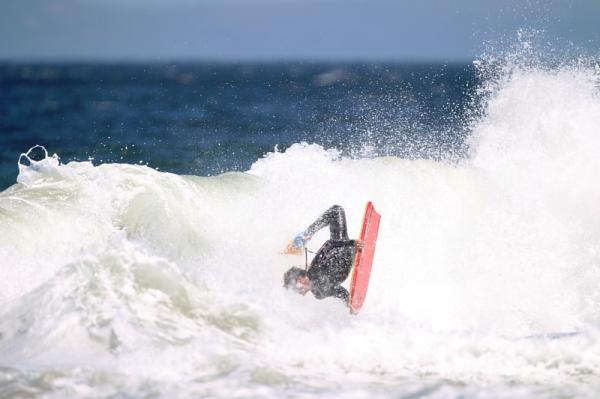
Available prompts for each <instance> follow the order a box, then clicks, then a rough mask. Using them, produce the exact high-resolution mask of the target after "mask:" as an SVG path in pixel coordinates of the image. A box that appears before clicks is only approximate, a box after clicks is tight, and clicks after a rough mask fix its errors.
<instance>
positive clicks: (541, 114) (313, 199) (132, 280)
mask: <svg viewBox="0 0 600 399" xmlns="http://www.w3.org/2000/svg"><path fill="white" fill-rule="evenodd" d="M599 82H600V78H599V74H598V71H597V70H595V69H593V68H589V67H558V68H515V69H513V70H512V71H510V73H506V74H504V75H503V76H502V77H501V78H499V79H497V80H496V81H494V82H493V83H490V85H491V87H490V88H488V89H489V93H488V94H487V95H486V99H485V102H484V105H483V112H482V113H481V115H478V116H477V117H474V118H473V120H472V121H470V127H469V129H470V135H469V148H470V150H469V154H468V156H466V157H465V158H464V159H461V160H460V161H456V160H453V161H433V160H423V159H412V160H411V159H401V158H397V157H392V156H367V157H358V156H357V157H347V156H342V154H341V153H340V152H338V151H337V150H335V149H331V148H330V149H326V148H323V147H321V146H319V145H315V144H307V143H298V144H296V145H293V146H292V147H290V148H288V149H287V150H286V151H279V150H277V149H275V150H274V151H273V152H272V153H269V154H266V155H265V156H264V157H263V158H261V159H258V160H257V161H256V162H255V163H254V164H253V165H252V167H251V168H250V170H248V171H247V172H245V173H240V172H230V173H225V174H221V175H217V176H212V177H198V176H180V175H175V174H170V173H164V172H159V171H157V170H154V169H152V168H149V167H146V166H140V165H128V164H100V165H96V166H95V165H93V164H92V162H69V163H67V164H62V163H61V162H60V159H59V157H58V156H57V155H54V156H52V155H49V154H47V153H45V149H44V148H42V147H37V148H34V149H32V150H31V151H30V152H29V153H27V154H24V155H23V156H21V158H20V159H19V175H18V179H17V183H16V184H15V185H13V186H11V187H9V188H8V189H7V190H5V191H3V192H2V193H0V367H1V368H0V397H6V398H9V397H45V398H62V397H86V398H87V397H98V398H100V397H102V398H104V397H120V398H121V397H123V398H129V397H165V398H167V397H169V398H175V397H177V398H188V397H215V398H254V397H265V398H279V397H290V398H305V397H306V398H308V397H316V396H318V397H323V398H328V397H348V398H366V397H369V398H372V397H381V398H391V397H393V398H422V397H423V398H424V397H427V398H453V397H468V398H491V397H493V398H503V397H511V398H518V397H531V396H535V397H547V398H557V397H574V396H576V397H579V398H586V397H587V398H593V397H595V396H596V392H597V391H598V389H600V330H599V327H600V211H599V210H598V207H599V204H600V183H599V182H598V176H600V157H599V156H598V149H599V148H600V130H599V129H600V94H599V87H600V85H599ZM369 200H370V201H373V203H374V204H375V206H376V207H377V209H378V211H379V212H380V213H381V214H382V220H381V226H380V232H379V241H378V244H377V252H376V255H375V263H374V266H373V267H374V268H373V273H372V278H371V285H370V288H369V293H368V296H367V300H366V302H365V305H364V307H363V309H362V311H361V313H360V314H359V315H358V316H350V315H349V314H348V312H347V309H346V308H345V307H344V306H343V304H342V303H341V302H340V301H339V300H336V299H325V300H323V301H317V300H315V299H313V298H312V297H311V296H310V294H309V295H307V296H306V297H302V296H299V295H296V294H294V293H291V292H287V291H286V290H284V289H283V288H282V274H283V272H284V271H285V270H286V269H287V268H289V267H291V266H293V265H304V262H305V259H304V255H302V256H289V255H283V254H282V253H281V252H282V250H283V249H284V247H285V245H286V243H287V242H288V241H289V240H290V239H291V238H292V237H293V236H294V235H295V234H296V233H298V232H299V231H302V230H303V229H304V228H305V227H306V226H307V225H308V224H309V223H311V222H312V221H313V220H314V219H315V218H316V217H317V216H318V215H319V214H320V213H321V212H322V211H324V210H325V209H327V208H328V207H329V206H331V205H333V204H340V205H342V206H344V208H345V209H346V215H347V219H348V223H349V234H350V236H353V237H355V236H357V235H358V229H359V226H360V222H361V217H362V212H363V210H364V206H365V203H366V202H367V201H369ZM326 239H327V235H326V232H321V233H319V234H317V235H316V236H315V237H314V238H313V240H312V241H311V243H310V244H309V248H310V249H312V250H316V249H318V246H319V245H320V243H322V242H324V241H325V240H326Z"/></svg>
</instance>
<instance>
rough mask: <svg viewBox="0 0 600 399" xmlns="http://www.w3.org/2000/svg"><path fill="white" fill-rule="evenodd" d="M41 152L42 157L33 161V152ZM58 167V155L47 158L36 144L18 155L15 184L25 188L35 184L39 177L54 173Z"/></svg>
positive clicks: (42, 149)
mask: <svg viewBox="0 0 600 399" xmlns="http://www.w3.org/2000/svg"><path fill="white" fill-rule="evenodd" d="M38 149H39V150H41V151H43V154H44V157H43V158H42V159H40V160H39V161H36V160H35V159H33V157H34V151H35V150H38ZM59 165H60V158H59V157H58V155H56V154H53V155H52V156H51V157H49V156H48V151H47V150H46V148H45V147H44V146H42V145H39V144H36V145H34V146H33V147H31V148H30V149H29V150H27V152H24V153H22V154H21V155H19V159H18V161H17V166H18V168H19V175H18V176H17V182H18V183H21V184H24V185H26V186H28V185H30V184H32V183H33V182H35V181H36V180H37V179H38V178H39V177H40V176H47V175H49V174H51V173H53V172H56V171H57V169H58V166H59Z"/></svg>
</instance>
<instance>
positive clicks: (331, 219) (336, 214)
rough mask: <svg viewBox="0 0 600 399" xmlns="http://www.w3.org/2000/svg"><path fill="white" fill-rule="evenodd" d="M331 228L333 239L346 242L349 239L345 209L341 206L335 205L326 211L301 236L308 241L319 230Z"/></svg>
mask: <svg viewBox="0 0 600 399" xmlns="http://www.w3.org/2000/svg"><path fill="white" fill-rule="evenodd" d="M327 226H329V230H330V232H331V238H332V239H337V240H344V239H347V238H348V235H347V234H348V233H347V232H346V214H345V213H344V208H342V207H341V206H339V205H334V206H332V207H331V208H329V209H328V210H326V211H325V212H324V213H323V214H322V215H321V216H319V217H318V218H317V220H315V221H314V222H313V223H312V224H311V225H310V226H308V227H307V229H306V230H304V231H303V232H302V233H301V234H302V236H303V237H304V239H305V240H306V241H308V240H310V238H311V237H312V236H313V235H314V234H315V233H316V232H317V231H319V230H321V229H323V228H325V227H327Z"/></svg>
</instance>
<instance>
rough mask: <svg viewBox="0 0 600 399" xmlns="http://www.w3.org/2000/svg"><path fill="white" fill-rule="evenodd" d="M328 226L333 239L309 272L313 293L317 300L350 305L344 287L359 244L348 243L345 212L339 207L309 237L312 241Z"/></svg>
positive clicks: (325, 215)
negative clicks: (329, 299) (341, 301)
mask: <svg viewBox="0 0 600 399" xmlns="http://www.w3.org/2000/svg"><path fill="white" fill-rule="evenodd" d="M326 226H329V232H330V239H329V240H327V241H326V242H325V244H323V246H322V247H321V248H320V249H319V250H318V251H317V253H316V255H315V257H314V259H313V260H312V262H311V263H310V268H309V269H308V278H309V279H310V281H311V283H312V286H311V292H312V293H313V295H314V296H315V298H317V299H323V298H327V297H330V296H333V297H336V298H340V299H342V300H343V301H344V302H345V303H348V296H349V295H348V291H347V290H346V289H345V288H344V287H342V286H341V285H340V284H341V283H342V282H344V280H346V278H348V275H349V274H350V269H351V268H352V263H353V262H354V246H355V243H356V242H355V240H350V239H348V230H347V228H346V214H345V213H344V208H342V207H341V206H339V205H334V206H332V207H331V208H329V209H328V210H327V211H326V212H325V213H323V214H322V215H321V216H320V217H319V218H318V219H317V220H315V222H314V223H313V224H311V225H310V226H309V227H308V228H307V229H306V231H305V235H306V236H308V237H312V235H313V234H314V233H316V232H317V231H319V230H321V229H322V228H324V227H326Z"/></svg>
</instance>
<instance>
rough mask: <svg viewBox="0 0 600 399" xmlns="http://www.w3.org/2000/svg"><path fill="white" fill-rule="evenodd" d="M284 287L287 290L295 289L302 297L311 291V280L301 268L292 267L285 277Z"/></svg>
mask: <svg viewBox="0 0 600 399" xmlns="http://www.w3.org/2000/svg"><path fill="white" fill-rule="evenodd" d="M283 286H284V287H285V288H286V289H288V290H289V289H293V290H294V291H296V292H297V293H299V294H301V295H305V294H306V293H307V292H308V291H310V279H309V278H308V273H307V272H306V270H304V269H300V268H299V267H292V268H291V269H290V270H288V271H287V272H285V274H284V275H283Z"/></svg>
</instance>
